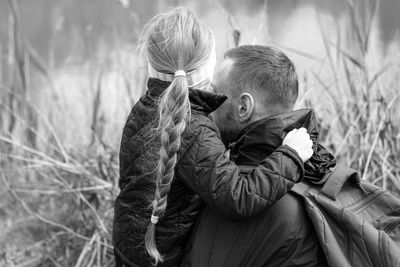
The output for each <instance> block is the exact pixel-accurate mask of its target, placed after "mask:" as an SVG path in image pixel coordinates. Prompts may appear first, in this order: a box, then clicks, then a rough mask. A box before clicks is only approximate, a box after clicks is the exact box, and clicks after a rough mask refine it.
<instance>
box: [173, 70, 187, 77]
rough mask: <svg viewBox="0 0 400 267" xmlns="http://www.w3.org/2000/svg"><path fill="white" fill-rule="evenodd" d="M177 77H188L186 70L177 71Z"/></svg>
mask: <svg viewBox="0 0 400 267" xmlns="http://www.w3.org/2000/svg"><path fill="white" fill-rule="evenodd" d="M175 77H186V72H185V71H184V70H177V71H175Z"/></svg>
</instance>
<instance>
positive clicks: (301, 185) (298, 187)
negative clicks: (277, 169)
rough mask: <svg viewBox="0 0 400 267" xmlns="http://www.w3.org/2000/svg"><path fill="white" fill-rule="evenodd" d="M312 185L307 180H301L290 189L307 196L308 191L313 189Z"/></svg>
mask: <svg viewBox="0 0 400 267" xmlns="http://www.w3.org/2000/svg"><path fill="white" fill-rule="evenodd" d="M312 188H313V187H312V185H310V184H309V183H307V182H305V181H301V182H298V183H295V184H294V186H293V187H292V189H290V191H292V192H294V193H296V194H297V195H299V196H303V197H304V196H306V195H307V192H308V191H309V190H310V189H312Z"/></svg>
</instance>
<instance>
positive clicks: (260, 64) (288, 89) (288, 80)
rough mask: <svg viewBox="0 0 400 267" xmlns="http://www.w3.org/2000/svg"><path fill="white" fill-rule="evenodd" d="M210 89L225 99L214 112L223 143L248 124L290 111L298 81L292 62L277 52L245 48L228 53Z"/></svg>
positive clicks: (272, 49) (261, 47) (271, 48)
mask: <svg viewBox="0 0 400 267" xmlns="http://www.w3.org/2000/svg"><path fill="white" fill-rule="evenodd" d="M213 90H214V91H215V92H216V93H220V94H225V95H227V96H228V100H227V101H226V102H225V103H224V104H223V105H222V106H221V107H220V108H219V109H218V110H217V111H215V113H214V115H213V116H214V119H215V122H216V123H217V125H218V127H219V128H220V130H221V135H222V140H223V141H224V143H225V144H228V143H229V142H232V141H234V140H235V138H236V136H237V134H238V133H239V132H240V131H241V130H242V129H243V128H244V127H246V126H247V125H248V124H250V123H252V122H254V121H256V120H259V119H261V118H264V117H267V116H271V115H274V114H279V113H285V112H289V111H292V110H293V106H294V104H295V102H296V99H297V94H298V79H297V74H296V70H295V67H294V64H293V62H292V61H291V60H290V59H289V58H288V57H287V56H286V55H285V54H284V53H283V52H281V51H280V50H278V49H276V48H273V47H269V46H261V45H245V46H240V47H237V48H233V49H230V50H228V51H227V52H226V53H225V55H224V61H223V62H222V64H221V66H220V68H219V70H218V71H217V73H216V75H214V81H213Z"/></svg>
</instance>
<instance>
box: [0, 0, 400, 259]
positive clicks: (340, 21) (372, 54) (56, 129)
mask: <svg viewBox="0 0 400 267" xmlns="http://www.w3.org/2000/svg"><path fill="white" fill-rule="evenodd" d="M176 6H185V7H188V8H190V9H192V10H193V11H194V13H195V14H196V15H197V17H198V18H199V20H201V21H203V22H204V23H206V24H207V25H209V27H210V28H212V30H213V31H214V34H215V37H216V41H217V57H218V59H221V58H222V56H223V53H224V51H225V50H226V49H229V48H232V47H234V46H237V45H241V44H263V45H272V46H275V47H278V48H280V49H281V50H283V51H284V52H285V53H287V55H288V56H289V57H290V58H291V59H292V60H293V61H294V62H295V65H296V66H297V71H298V74H299V79H300V97H299V100H298V103H297V107H298V108H301V107H312V108H314V109H315V111H316V114H317V116H318V118H319V122H320V132H321V134H320V142H321V143H322V144H323V145H325V146H326V147H327V148H328V149H329V150H330V151H332V153H334V154H335V155H336V156H337V157H338V161H339V162H340V163H342V164H346V165H349V166H351V167H353V168H355V169H357V170H359V172H360V175H361V176H362V178H363V179H366V180H368V181H370V182H372V183H374V184H376V185H378V186H380V187H383V188H385V189H387V190H390V191H391V192H392V193H393V194H395V195H397V196H399V192H400V191H399V190H400V144H399V143H400V142H399V140H400V131H399V130H400V1H399V0H380V1H379V0H336V1H330V0H247V1H240V0H202V1H200V0H197V1H196V0H191V1H183V0H182V1H181V0H148V1H141V0H0V266H113V262H112V261H113V257H112V244H111V231H112V227H111V226H112V218H113V200H114V199H115V197H116V195H117V193H118V187H117V181H118V150H119V141H120V136H121V134H122V127H123V124H124V122H125V119H126V117H127V115H128V113H129V111H130V109H131V107H132V106H133V105H134V103H135V102H136V101H137V100H138V98H139V97H140V96H141V95H142V94H143V93H144V91H145V82H146V65H145V63H144V62H143V60H142V59H141V57H140V56H139V55H138V51H137V49H136V44H137V40H138V38H139V34H140V31H141V29H142V27H143V25H144V24H145V23H146V21H148V20H149V19H150V18H151V17H152V16H154V15H155V14H158V13H160V12H164V11H167V10H170V9H171V8H173V7H176Z"/></svg>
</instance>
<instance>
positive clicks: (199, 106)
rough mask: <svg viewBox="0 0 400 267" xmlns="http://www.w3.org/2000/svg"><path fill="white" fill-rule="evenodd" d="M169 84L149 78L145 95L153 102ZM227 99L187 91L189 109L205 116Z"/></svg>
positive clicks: (221, 96)
mask: <svg viewBox="0 0 400 267" xmlns="http://www.w3.org/2000/svg"><path fill="white" fill-rule="evenodd" d="M170 84H171V83H170V82H165V81H161V80H159V79H155V78H149V80H148V81H147V88H148V90H147V92H146V95H147V96H148V97H150V98H151V99H153V100H155V99H157V98H158V97H160V95H161V94H162V93H163V92H164V90H165V89H167V87H168V86H169V85H170ZM226 99H227V97H226V96H225V95H220V94H215V93H212V92H208V91H204V90H198V89H189V100H190V104H191V109H192V110H195V111H199V112H203V113H204V114H205V115H208V114H210V113H211V112H213V111H215V110H216V109H217V108H219V107H220V106H221V105H222V104H223V103H224V102H225V100H226Z"/></svg>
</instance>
